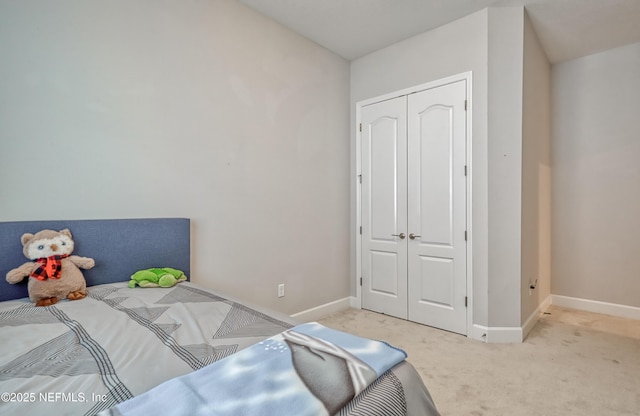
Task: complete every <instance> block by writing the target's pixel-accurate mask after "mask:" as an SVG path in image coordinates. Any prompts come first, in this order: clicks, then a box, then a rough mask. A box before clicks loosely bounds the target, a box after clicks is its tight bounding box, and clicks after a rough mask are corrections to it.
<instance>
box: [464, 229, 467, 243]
mask: <svg viewBox="0 0 640 416" xmlns="http://www.w3.org/2000/svg"><path fill="white" fill-rule="evenodd" d="M464 241H467V230H465V231H464Z"/></svg>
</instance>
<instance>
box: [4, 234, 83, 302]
mask: <svg viewBox="0 0 640 416" xmlns="http://www.w3.org/2000/svg"><path fill="white" fill-rule="evenodd" d="M20 241H21V242H22V246H23V247H22V252H23V253H24V255H25V256H26V257H27V258H28V259H31V260H33V261H31V262H28V263H24V264H23V265H22V266H20V267H18V268H16V269H13V270H10V271H9V273H7V282H9V283H11V284H14V283H18V282H20V281H22V280H23V279H24V278H25V277H27V276H28V277H29V284H28V285H27V288H28V290H29V298H30V299H31V301H32V302H34V303H35V304H36V306H49V305H53V304H54V303H56V302H58V300H59V299H65V298H66V299H69V300H78V299H82V298H84V297H86V296H87V290H86V289H87V283H86V281H85V280H84V276H83V274H82V272H81V271H80V268H83V269H90V268H92V267H93V266H94V265H95V262H94V260H93V259H91V258H88V257H80V256H72V255H71V253H72V252H73V247H74V244H73V239H72V237H71V232H70V231H69V230H66V229H65V230H62V231H52V230H42V231H40V232H37V233H36V234H30V233H26V234H23V235H22V237H21V238H20Z"/></svg>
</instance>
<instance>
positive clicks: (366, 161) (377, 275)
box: [361, 97, 407, 319]
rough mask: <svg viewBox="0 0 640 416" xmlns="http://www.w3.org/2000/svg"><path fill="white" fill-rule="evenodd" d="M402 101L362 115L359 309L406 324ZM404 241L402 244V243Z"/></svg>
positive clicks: (368, 108) (372, 107)
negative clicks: (360, 291)
mask: <svg viewBox="0 0 640 416" xmlns="http://www.w3.org/2000/svg"><path fill="white" fill-rule="evenodd" d="M406 112H407V105H406V97H400V98H396V99H393V100H388V101H383V102H380V103H375V104H372V105H369V106H365V107H363V109H362V136H361V138H362V307H363V308H365V309H370V310H373V311H376V312H382V313H385V314H388V315H392V316H396V317H398V318H403V319H406V318H407V244H406V231H407V170H406V169H407V167H406V164H407V160H406V159H407V147H406V146H407V116H406ZM403 237H404V238H403Z"/></svg>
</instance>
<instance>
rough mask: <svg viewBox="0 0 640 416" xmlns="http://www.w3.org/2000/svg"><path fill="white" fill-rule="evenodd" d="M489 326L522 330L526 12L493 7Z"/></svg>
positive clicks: (516, 8)
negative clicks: (521, 288) (523, 115)
mask: <svg viewBox="0 0 640 416" xmlns="http://www.w3.org/2000/svg"><path fill="white" fill-rule="evenodd" d="M488 22H489V23H488V39H489V40H488V44H489V47H488V62H489V71H488V77H489V79H488V91H489V94H488V109H487V115H488V134H487V137H488V140H487V142H488V166H489V181H488V182H489V185H488V186H489V187H488V194H489V196H488V200H489V209H488V212H489V241H488V245H489V247H488V252H489V312H488V313H489V323H490V326H496V327H519V326H520V323H521V317H520V314H521V311H520V286H521V285H520V276H521V247H520V246H521V207H522V181H521V177H522V103H523V98H522V94H523V89H522V82H523V80H522V77H523V53H524V52H523V48H524V40H523V36H524V27H523V25H524V9H523V8H522V7H495V8H489V18H488Z"/></svg>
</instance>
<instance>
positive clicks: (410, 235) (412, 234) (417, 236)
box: [409, 233, 420, 240]
mask: <svg viewBox="0 0 640 416" xmlns="http://www.w3.org/2000/svg"><path fill="white" fill-rule="evenodd" d="M409 238H410V239H412V240H415V239H416V238H420V236H419V235H415V234H414V233H411V234H409Z"/></svg>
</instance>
